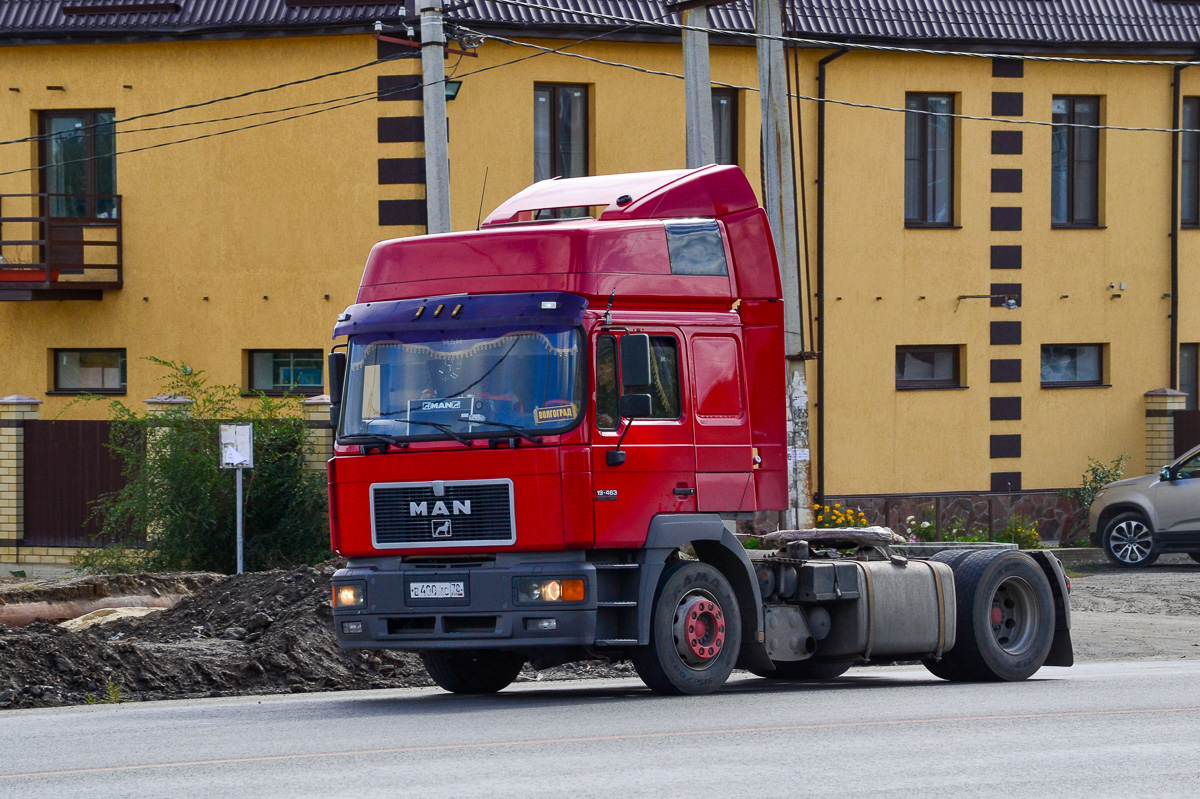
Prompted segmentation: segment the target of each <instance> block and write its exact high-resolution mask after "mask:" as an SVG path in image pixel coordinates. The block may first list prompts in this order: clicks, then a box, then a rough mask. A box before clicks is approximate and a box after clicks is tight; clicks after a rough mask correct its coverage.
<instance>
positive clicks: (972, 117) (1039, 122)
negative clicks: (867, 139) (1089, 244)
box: [480, 33, 1196, 133]
mask: <svg viewBox="0 0 1200 799" xmlns="http://www.w3.org/2000/svg"><path fill="white" fill-rule="evenodd" d="M480 35H482V36H483V37H484V38H486V39H494V40H496V41H498V42H503V43H505V44H511V45H518V46H520V47H530V48H534V49H538V50H545V51H547V52H549V51H550V48H546V47H542V45H538V44H533V43H532V42H522V41H517V40H514V39H506V38H505V37H503V36H496V35H494V34H490V33H489V34H480ZM557 55H562V56H567V57H569V58H578V59H581V60H583V61H591V62H593V63H597V64H603V65H605V66H610V67H620V68H623V69H631V70H633V71H635V72H642V73H645V74H647V75H659V76H662V77H667V78H678V79H679V80H683V75H680V74H679V73H677V72H664V71H662V70H657V69H649V68H648V67H639V66H637V65H635V64H626V63H623V62H620V61H608V60H605V59H603V58H596V57H595V56H588V55H583V54H582V53H568V52H558V53H557ZM712 84H713V85H714V86H721V87H722V88H726V89H742V90H744V91H750V92H757V91H759V89H758V87H757V86H742V85H740V84H736V83H723V82H721V81H712ZM788 96H789V97H792V98H794V99H798V100H806V101H809V102H813V103H829V104H830V105H841V106H847V107H850V108H863V109H870V110H876V111H892V112H895V113H902V114H921V115H923V116H933V117H948V118H951V119H966V120H971V121H975V122H1002V123H1005V124H1011V125H1035V126H1041V127H1054V128H1084V129H1087V130H1125V131H1131V132H1138V133H1189V132H1190V133H1194V132H1196V129H1195V128H1155V127H1136V126H1129V125H1091V124H1087V123H1083V122H1053V121H1051V122H1047V121H1044V120H1040V119H1022V118H1014V117H994V116H977V115H973V114H956V113H951V112H946V111H924V110H921V109H916V108H897V107H895V106H887V105H878V104H875V103H856V102H853V101H850V100H836V99H833V98H831V97H823V98H822V97H813V96H811V95H807V94H799V93H794V94H793V93H789V94H788Z"/></svg>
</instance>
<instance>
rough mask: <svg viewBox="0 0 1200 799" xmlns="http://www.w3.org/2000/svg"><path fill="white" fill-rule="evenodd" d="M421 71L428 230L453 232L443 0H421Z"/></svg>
mask: <svg viewBox="0 0 1200 799" xmlns="http://www.w3.org/2000/svg"><path fill="white" fill-rule="evenodd" d="M418 7H419V8H418V10H419V11H420V13H421V74H422V80H423V82H424V84H425V86H424V89H423V92H424V94H423V98H424V103H423V104H422V110H421V113H422V115H423V116H424V119H425V209H426V213H427V216H428V219H427V221H426V224H425V232H427V233H449V232H450V152H449V147H448V145H447V141H446V139H447V128H446V64H445V61H444V59H445V46H446V33H445V30H444V29H443V26H442V4H441V0H418Z"/></svg>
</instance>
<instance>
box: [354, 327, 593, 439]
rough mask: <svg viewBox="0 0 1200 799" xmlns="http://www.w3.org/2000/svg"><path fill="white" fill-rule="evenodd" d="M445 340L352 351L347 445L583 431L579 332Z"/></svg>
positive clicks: (359, 342) (380, 343) (386, 339)
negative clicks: (362, 440) (383, 439)
mask: <svg viewBox="0 0 1200 799" xmlns="http://www.w3.org/2000/svg"><path fill="white" fill-rule="evenodd" d="M436 335H437V331H428V332H422V333H405V334H403V335H399V336H396V337H392V336H387V335H363V336H357V337H355V338H354V339H353V340H352V341H351V342H350V357H349V363H350V369H349V378H348V381H347V385H346V400H345V409H344V411H343V415H342V428H341V437H343V438H346V437H350V436H356V435H363V436H368V435H377V436H378V435H382V436H387V437H389V438H390V437H395V438H404V439H407V438H417V439H421V438H461V437H464V436H466V437H470V438H475V437H482V436H496V435H512V432H513V430H522V431H528V432H530V433H533V434H534V435H540V434H544V433H558V432H562V431H564V430H566V429H567V428H570V427H574V425H575V422H576V421H577V419H578V418H579V415H580V413H581V409H582V407H583V391H584V377H583V375H582V372H581V370H582V365H583V358H582V357H581V354H580V340H581V333H580V331H579V329H578V328H538V329H533V330H512V331H509V332H491V331H489V332H487V333H484V332H475V331H470V332H461V333H460V332H458V331H456V332H455V333H454V335H455V338H452V339H445V338H435V337H434V336H436Z"/></svg>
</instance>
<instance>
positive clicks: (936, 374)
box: [896, 346, 962, 389]
mask: <svg viewBox="0 0 1200 799" xmlns="http://www.w3.org/2000/svg"><path fill="white" fill-rule="evenodd" d="M960 350H961V347H958V346H936V347H896V388H898V389H923V388H959V387H961V386H962V382H961V380H960V378H959V374H960V373H959V368H958V367H959V351H960Z"/></svg>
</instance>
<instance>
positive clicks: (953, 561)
mask: <svg viewBox="0 0 1200 799" xmlns="http://www.w3.org/2000/svg"><path fill="white" fill-rule="evenodd" d="M978 551H979V550H977V549H943V550H942V551H941V552H935V553H934V554H933V556H932V557H930V558H929V559H930V560H936V561H937V562H938V563H945V564H946V565H947V566H949V567H950V569H951V570H952V571H953V570H954V569H955V568H956V567H957V566H958V564H960V563H962V562H963V561H964V560H966V559H967V556H968V555H974V554H975V553H976V552H978Z"/></svg>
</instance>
